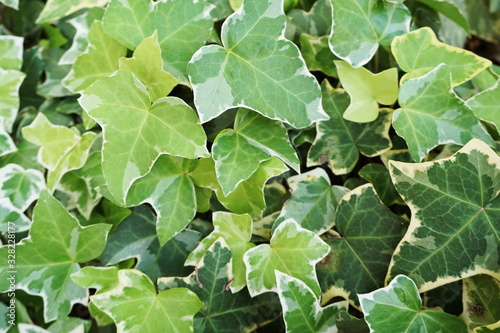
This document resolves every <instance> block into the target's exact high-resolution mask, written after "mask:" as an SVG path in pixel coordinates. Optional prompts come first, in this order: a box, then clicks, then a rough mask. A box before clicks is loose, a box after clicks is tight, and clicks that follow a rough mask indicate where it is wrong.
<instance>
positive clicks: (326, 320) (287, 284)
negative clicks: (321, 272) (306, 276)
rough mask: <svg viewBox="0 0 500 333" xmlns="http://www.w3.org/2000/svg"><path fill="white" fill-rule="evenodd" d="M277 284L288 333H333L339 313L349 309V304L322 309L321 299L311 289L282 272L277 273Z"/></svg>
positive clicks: (344, 303)
mask: <svg viewBox="0 0 500 333" xmlns="http://www.w3.org/2000/svg"><path fill="white" fill-rule="evenodd" d="M276 284H277V286H278V295H279V297H280V302H281V306H282V308H283V318H284V319H285V324H286V331H287V333H303V332H310V333H320V332H323V333H326V332H332V330H335V329H336V327H337V326H336V319H337V315H338V312H339V311H340V310H342V309H343V310H347V308H348V303H347V302H338V303H334V304H330V305H328V306H326V307H324V308H323V307H321V306H320V305H319V301H320V299H319V298H318V297H316V295H315V294H314V292H313V291H312V290H311V288H309V287H308V286H307V285H306V284H305V283H304V282H302V281H301V280H299V279H296V278H293V277H291V276H289V275H287V274H284V273H282V272H280V271H276Z"/></svg>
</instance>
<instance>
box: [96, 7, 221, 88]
mask: <svg viewBox="0 0 500 333" xmlns="http://www.w3.org/2000/svg"><path fill="white" fill-rule="evenodd" d="M212 8H214V7H213V6H212V5H211V4H209V3H207V2H205V1H195V0H161V1H157V2H153V1H151V0H112V1H111V2H110V4H109V6H108V8H107V9H106V13H105V14H104V18H103V23H104V30H105V31H106V32H107V33H108V34H110V35H111V36H112V37H113V38H115V39H116V40H117V41H118V42H120V43H121V44H123V45H125V46H126V47H127V48H129V49H131V50H135V48H136V47H137V46H138V45H139V44H140V43H141V42H142V41H143V40H144V39H146V38H147V37H149V36H151V35H152V34H153V32H154V31H155V30H157V31H158V40H159V44H160V47H161V50H162V57H163V69H165V70H166V71H167V72H169V73H170V74H172V75H173V76H175V77H176V78H177V79H178V80H179V81H180V82H181V83H182V84H188V81H187V76H186V64H187V63H188V61H189V59H191V56H192V55H193V54H194V53H195V51H196V50H198V49H199V48H200V47H201V46H203V45H205V42H206V41H207V39H208V37H209V36H210V33H211V31H212V26H213V22H212V17H211V16H210V11H211V10H212Z"/></svg>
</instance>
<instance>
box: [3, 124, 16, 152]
mask: <svg viewBox="0 0 500 333" xmlns="http://www.w3.org/2000/svg"><path fill="white" fill-rule="evenodd" d="M16 151H17V147H16V144H15V143H14V141H12V138H11V137H10V135H9V133H7V131H6V130H5V127H4V118H0V156H4V155H8V154H11V153H14V152H16Z"/></svg>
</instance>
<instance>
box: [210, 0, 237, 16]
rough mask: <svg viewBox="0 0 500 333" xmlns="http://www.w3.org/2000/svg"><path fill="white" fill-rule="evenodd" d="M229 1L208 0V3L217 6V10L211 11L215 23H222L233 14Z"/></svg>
mask: <svg viewBox="0 0 500 333" xmlns="http://www.w3.org/2000/svg"><path fill="white" fill-rule="evenodd" d="M229 1H230V0H207V2H210V3H211V4H213V5H214V6H215V8H214V9H212V10H211V11H210V15H211V16H212V17H213V19H214V20H215V21H220V20H222V19H224V18H226V17H228V16H229V15H231V14H232V13H233V10H232V9H231V6H230V5H229Z"/></svg>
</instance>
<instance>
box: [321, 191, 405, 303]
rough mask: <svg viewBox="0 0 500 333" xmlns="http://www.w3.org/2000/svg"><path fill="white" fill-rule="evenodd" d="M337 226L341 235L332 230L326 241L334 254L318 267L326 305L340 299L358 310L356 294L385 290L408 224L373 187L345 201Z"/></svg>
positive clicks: (329, 255) (338, 213)
mask: <svg viewBox="0 0 500 333" xmlns="http://www.w3.org/2000/svg"><path fill="white" fill-rule="evenodd" d="M335 223H336V224H335V226H336V230H337V231H338V232H336V231H333V230H332V231H330V232H329V233H328V234H327V236H326V238H325V242H326V243H327V244H328V245H329V246H330V247H331V251H330V253H329V254H328V256H327V257H326V258H325V260H323V261H322V262H321V263H319V264H318V267H317V272H318V279H319V282H320V286H321V288H322V290H323V292H324V294H323V302H326V301H328V300H330V299H332V298H334V297H337V296H341V297H344V298H346V299H347V300H349V302H350V303H351V304H353V305H354V306H356V307H359V301H358V298H357V296H356V294H358V293H365V292H369V291H373V290H375V289H377V288H381V287H383V286H384V277H385V275H386V274H387V269H388V267H389V263H390V261H391V256H392V253H393V252H394V249H395V248H396V246H397V245H398V243H399V241H400V240H401V238H402V237H403V234H404V232H405V231H406V226H407V223H405V222H404V220H403V219H402V218H400V217H399V216H397V215H396V214H394V213H393V212H391V211H390V210H389V209H388V208H387V207H386V206H385V205H384V204H382V202H381V201H380V199H379V198H378V196H377V194H376V193H375V190H374V189H373V187H372V186H371V185H370V184H365V185H362V186H360V187H357V188H356V189H354V190H352V191H351V192H349V193H348V194H346V195H345V196H344V198H342V200H341V201H340V203H339V205H338V208H337V216H336V222H335Z"/></svg>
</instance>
